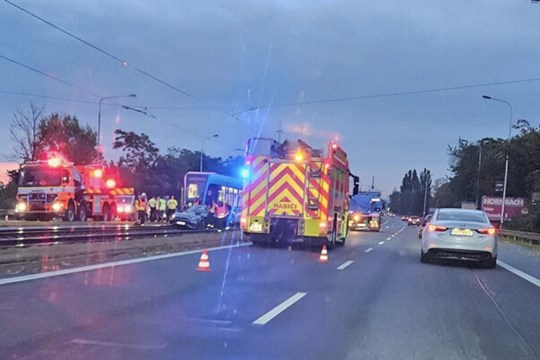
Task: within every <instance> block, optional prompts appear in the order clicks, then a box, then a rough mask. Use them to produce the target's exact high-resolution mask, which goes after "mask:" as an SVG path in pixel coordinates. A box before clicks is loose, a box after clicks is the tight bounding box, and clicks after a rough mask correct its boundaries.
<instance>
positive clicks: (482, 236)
mask: <svg viewBox="0 0 540 360" xmlns="http://www.w3.org/2000/svg"><path fill="white" fill-rule="evenodd" d="M498 240H499V239H498V235H497V230H496V229H495V227H493V225H491V223H490V222H489V219H488V217H487V215H486V213H485V212H483V211H480V210H467V209H437V210H435V213H434V214H433V217H432V218H431V220H430V221H429V223H427V224H426V226H425V228H424V231H423V232H422V249H421V254H420V260H421V261H422V262H423V263H425V262H429V261H431V260H432V259H433V258H435V257H437V258H445V259H456V260H472V261H477V262H481V263H482V264H483V265H484V266H485V267H487V268H494V267H495V266H496V265H497V244H498Z"/></svg>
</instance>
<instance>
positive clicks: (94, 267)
mask: <svg viewBox="0 0 540 360" xmlns="http://www.w3.org/2000/svg"><path fill="white" fill-rule="evenodd" d="M249 245H251V243H250V242H248V243H244V244H237V245H227V246H219V247H214V248H208V249H207V250H208V251H217V250H224V249H230V248H234V247H241V246H249ZM200 252H202V249H200V250H190V251H183V252H178V253H172V254H163V255H155V256H147V257H143V258H135V259H129V260H121V261H112V262H107V263H103V264H95V265H88V266H82V267H76V268H72V269H63V270H57V271H49V272H44V273H39V274H31V275H23V276H15V277H11V278H5V279H0V285H7V284H15V283H20V282H24V281H30V280H39V279H46V278H50V277H53V276H60V275H68V274H75V273H80V272H85V271H92V270H97V269H104V268H109V267H115V266H122V265H130V264H137V263H142V262H147V261H155V260H161V259H168V258H172V257H177V256H184V255H192V254H198V253H200Z"/></svg>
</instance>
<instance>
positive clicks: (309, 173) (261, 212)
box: [240, 138, 350, 248]
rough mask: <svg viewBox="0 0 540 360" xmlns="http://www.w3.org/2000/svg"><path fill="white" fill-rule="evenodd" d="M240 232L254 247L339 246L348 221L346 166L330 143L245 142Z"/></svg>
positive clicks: (343, 155) (340, 152) (344, 158)
mask: <svg viewBox="0 0 540 360" xmlns="http://www.w3.org/2000/svg"><path fill="white" fill-rule="evenodd" d="M242 172H243V177H244V180H245V184H244V195H243V206H242V215H241V218H240V227H241V229H242V230H243V232H244V234H246V235H249V237H250V239H251V241H253V243H255V244H285V243H291V242H296V241H299V242H304V243H308V244H309V245H312V246H321V245H323V244H324V245H327V247H328V248H333V247H334V246H335V245H344V244H345V239H346V238H347V232H348V217H349V174H350V172H349V161H348V158H347V153H346V152H345V151H344V150H343V149H342V148H341V147H340V146H339V145H338V144H337V143H336V142H333V141H332V142H330V143H329V144H328V146H327V148H326V149H315V148H312V147H311V146H309V145H308V144H307V143H305V142H304V141H302V140H297V141H295V142H291V141H288V140H285V141H284V142H282V143H280V142H278V141H276V140H274V139H270V138H252V139H249V140H248V144H247V150H246V156H245V168H244V170H243V171H242Z"/></svg>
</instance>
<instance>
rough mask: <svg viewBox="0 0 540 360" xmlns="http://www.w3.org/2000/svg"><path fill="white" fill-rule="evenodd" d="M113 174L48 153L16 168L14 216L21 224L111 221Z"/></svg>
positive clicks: (113, 207)
mask: <svg viewBox="0 0 540 360" xmlns="http://www.w3.org/2000/svg"><path fill="white" fill-rule="evenodd" d="M117 179H118V176H117V172H115V171H112V170H111V169H108V168H106V167H105V166H104V165H101V164H99V165H83V166H75V165H74V164H73V163H71V162H70V161H68V160H67V159H66V158H65V157H64V156H62V154H60V153H58V152H55V151H49V152H45V153H44V154H43V156H42V157H41V158H40V159H39V160H37V161H28V162H25V163H23V164H22V165H21V167H20V177H19V189H18V192H17V204H16V207H15V212H16V213H17V214H18V216H19V218H22V219H25V220H50V219H52V218H54V217H61V218H62V219H64V220H65V221H75V220H80V221H86V220H87V218H89V217H92V218H94V220H104V221H110V220H113V219H114V217H115V214H116V203H115V195H114V194H112V193H111V191H112V190H114V189H116V187H117Z"/></svg>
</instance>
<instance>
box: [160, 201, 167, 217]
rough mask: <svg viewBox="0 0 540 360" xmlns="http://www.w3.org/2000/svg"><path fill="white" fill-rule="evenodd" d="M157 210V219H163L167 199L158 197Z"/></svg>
mask: <svg viewBox="0 0 540 360" xmlns="http://www.w3.org/2000/svg"><path fill="white" fill-rule="evenodd" d="M158 210H159V211H158V215H159V218H158V221H163V220H164V216H166V215H165V211H167V200H165V198H161V199H159V204H158Z"/></svg>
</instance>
